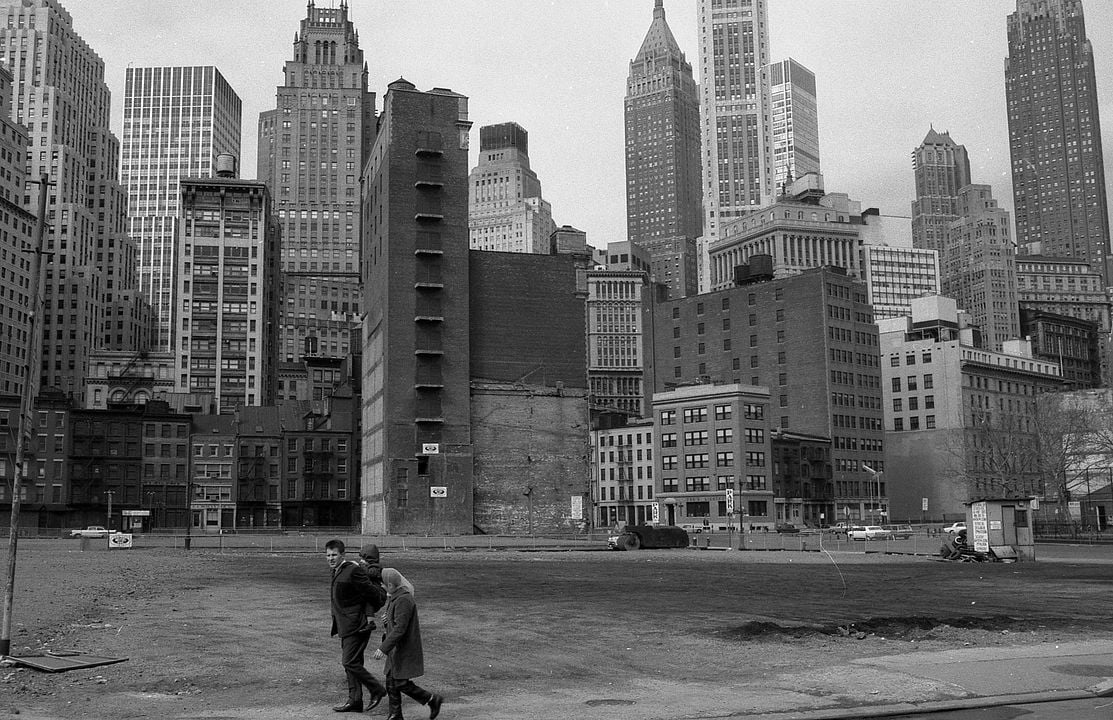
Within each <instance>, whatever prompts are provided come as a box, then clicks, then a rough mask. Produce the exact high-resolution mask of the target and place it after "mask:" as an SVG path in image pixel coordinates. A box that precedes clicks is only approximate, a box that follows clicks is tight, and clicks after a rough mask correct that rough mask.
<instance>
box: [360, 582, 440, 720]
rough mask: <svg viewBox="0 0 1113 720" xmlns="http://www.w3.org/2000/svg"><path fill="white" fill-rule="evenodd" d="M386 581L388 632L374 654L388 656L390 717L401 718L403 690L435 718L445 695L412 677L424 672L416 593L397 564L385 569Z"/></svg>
mask: <svg viewBox="0 0 1113 720" xmlns="http://www.w3.org/2000/svg"><path fill="white" fill-rule="evenodd" d="M383 584H384V585H385V587H386V592H387V602H386V627H385V631H386V634H385V635H384V636H383V642H382V644H381V645H379V647H378V649H377V650H375V654H374V657H375V658H377V659H380V660H382V659H385V660H386V666H385V672H386V692H387V703H388V707H389V714H388V715H387V720H402V694H403V693H405V694H406V695H409V696H410V697H411V698H413V699H414V700H416V701H417V702H419V703H421V704H422V705H426V706H428V707H429V720H436V717H437V715H439V714H440V712H441V704H442V703H443V702H444V698H443V697H441V696H440V695H437V694H436V693H431V692H429V691H428V690H425V689H423V688H420V687H418V686H417V684H416V683H414V681H413V679H414V678H417V677H421V676H422V675H424V674H425V659H424V655H423V652H422V648H421V626H420V625H419V624H418V621H417V604H416V603H415V602H414V597H413V593H412V592H411V591H410V590H408V589H407V588H406V586H405V578H403V577H402V573H400V572H398V571H397V570H395V569H394V568H385V569H384V570H383Z"/></svg>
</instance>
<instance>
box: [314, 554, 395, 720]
mask: <svg viewBox="0 0 1113 720" xmlns="http://www.w3.org/2000/svg"><path fill="white" fill-rule="evenodd" d="M325 558H326V559H327V560H328V564H329V567H331V568H332V589H331V609H332V634H333V635H338V636H339V637H340V664H341V665H343V667H344V675H345V677H346V678H347V681H348V701H347V702H346V703H344V704H343V705H337V706H336V707H334V708H333V710H335V711H336V712H363V709H364V706H363V688H364V687H366V688H367V690H368V691H369V692H370V698H369V700H368V703H367V709H368V710H370V709H371V708H374V707H375V706H377V705H378V704H379V703H380V702H382V699H383V698H384V697H386V694H387V693H386V688H384V687H383V684H382V683H380V682H379V681H378V680H376V679H375V676H374V675H372V674H371V673H369V672H368V671H367V668H365V667H364V666H363V656H364V651H365V650H366V649H367V642H368V640H370V639H371V628H372V627H374V625H373V623H369V622H368V612H370V613H372V614H374V613H375V612H376V611H377V610H378V609H379V608H381V607H382V606H383V602H384V601H385V599H386V593H385V591H384V590H383V589H382V588H380V587H378V586H376V585H375V584H374V583H372V582H371V580H370V578H368V577H367V572H366V571H365V570H364V569H363V567H361V566H360V564H359V563H357V562H354V561H352V560H346V559H345V558H344V542H343V541H341V540H336V539H333V540H329V541H328V542H327V543H325Z"/></svg>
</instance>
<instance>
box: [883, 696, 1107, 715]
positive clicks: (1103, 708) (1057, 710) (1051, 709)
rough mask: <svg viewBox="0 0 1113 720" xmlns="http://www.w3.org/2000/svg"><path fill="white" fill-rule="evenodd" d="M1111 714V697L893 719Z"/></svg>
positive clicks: (931, 713)
mask: <svg viewBox="0 0 1113 720" xmlns="http://www.w3.org/2000/svg"><path fill="white" fill-rule="evenodd" d="M1109 717H1113V698H1091V699H1087V700H1066V701H1063V702H1041V703H1029V704H1026V705H998V706H996V707H990V708H977V709H974V710H954V711H949V712H930V713H920V714H917V715H898V716H896V717H894V718H892V720H912V719H913V718H923V719H924V720H928V719H930V720H1013V719H1014V718H1024V720H1099V719H1102V720H1104V719H1105V718H1109Z"/></svg>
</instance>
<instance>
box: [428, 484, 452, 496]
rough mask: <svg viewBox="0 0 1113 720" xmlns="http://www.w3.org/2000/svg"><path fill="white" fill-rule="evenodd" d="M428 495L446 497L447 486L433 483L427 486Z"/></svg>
mask: <svg viewBox="0 0 1113 720" xmlns="http://www.w3.org/2000/svg"><path fill="white" fill-rule="evenodd" d="M429 497H435V498H446V497H448V488H447V487H444V486H443V485H434V486H432V487H430V488H429Z"/></svg>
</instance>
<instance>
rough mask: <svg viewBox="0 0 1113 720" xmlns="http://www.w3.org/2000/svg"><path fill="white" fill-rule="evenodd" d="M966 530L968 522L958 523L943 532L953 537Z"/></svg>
mask: <svg viewBox="0 0 1113 720" xmlns="http://www.w3.org/2000/svg"><path fill="white" fill-rule="evenodd" d="M965 529H966V522H965V521H963V522H956V523H954V524H953V525H950V526H948V527H945V528H943V531H944V532H946V533H949V534H951V535H953V534H955V533H957V532H961V531H963V530H965Z"/></svg>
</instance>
